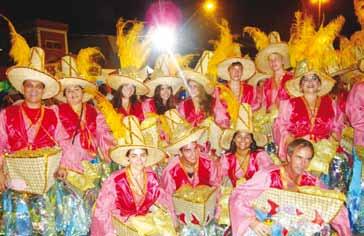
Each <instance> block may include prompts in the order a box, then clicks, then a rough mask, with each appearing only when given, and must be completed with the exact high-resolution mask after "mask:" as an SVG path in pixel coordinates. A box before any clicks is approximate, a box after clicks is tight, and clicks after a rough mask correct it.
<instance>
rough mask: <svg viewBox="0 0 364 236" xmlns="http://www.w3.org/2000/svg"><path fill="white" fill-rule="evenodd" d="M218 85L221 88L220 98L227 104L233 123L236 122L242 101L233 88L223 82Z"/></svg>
mask: <svg viewBox="0 0 364 236" xmlns="http://www.w3.org/2000/svg"><path fill="white" fill-rule="evenodd" d="M217 87H218V89H219V90H220V95H219V98H220V100H221V101H223V102H224V103H225V104H226V106H227V112H228V114H229V115H230V119H231V123H232V124H235V123H236V120H237V119H238V115H239V107H240V103H239V101H238V99H237V97H236V96H235V95H234V93H233V92H232V91H231V89H229V88H227V87H226V86H224V85H221V84H219V85H217Z"/></svg>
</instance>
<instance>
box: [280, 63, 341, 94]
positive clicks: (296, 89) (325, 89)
mask: <svg viewBox="0 0 364 236" xmlns="http://www.w3.org/2000/svg"><path fill="white" fill-rule="evenodd" d="M308 74H316V75H318V76H319V78H320V79H321V87H320V90H319V91H318V95H319V96H324V95H326V94H328V93H329V92H330V91H331V89H332V88H333V87H334V85H335V83H336V81H335V80H334V79H333V78H331V77H330V76H329V75H327V74H326V73H324V72H321V71H319V70H316V69H313V68H311V67H310V66H309V65H308V63H307V61H306V60H303V61H300V62H299V63H298V64H297V67H296V69H295V73H294V79H292V80H289V81H287V83H286V89H287V92H288V93H289V95H290V96H292V97H300V96H302V95H303V93H302V91H301V87H300V81H301V78H302V77H303V76H304V75H308Z"/></svg>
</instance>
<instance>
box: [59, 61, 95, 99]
mask: <svg viewBox="0 0 364 236" xmlns="http://www.w3.org/2000/svg"><path fill="white" fill-rule="evenodd" d="M61 71H62V77H63V78H62V79H60V80H59V83H60V84H61V91H60V92H59V93H58V95H57V96H56V99H58V100H59V101H61V102H66V101H67V99H66V97H65V96H64V90H65V89H66V88H67V87H69V86H80V87H81V88H86V87H90V88H93V89H96V85H95V84H94V83H91V82H90V81H88V80H86V79H83V78H82V77H81V76H80V75H79V72H78V70H77V63H76V60H75V58H73V57H72V56H64V57H62V59H61ZM90 99H92V95H91V94H89V93H84V94H83V98H82V102H87V101H88V100H90Z"/></svg>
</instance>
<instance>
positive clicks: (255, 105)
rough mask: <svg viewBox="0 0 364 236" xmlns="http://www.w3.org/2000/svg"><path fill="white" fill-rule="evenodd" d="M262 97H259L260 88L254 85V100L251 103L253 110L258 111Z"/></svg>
mask: <svg viewBox="0 0 364 236" xmlns="http://www.w3.org/2000/svg"><path fill="white" fill-rule="evenodd" d="M260 103H261V101H260V98H259V97H258V89H257V87H256V86H253V101H252V104H251V105H250V106H251V108H252V111H257V110H259V108H260Z"/></svg>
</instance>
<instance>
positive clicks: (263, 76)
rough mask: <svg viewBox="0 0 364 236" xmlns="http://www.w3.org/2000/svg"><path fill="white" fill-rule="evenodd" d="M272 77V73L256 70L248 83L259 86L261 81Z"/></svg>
mask: <svg viewBox="0 0 364 236" xmlns="http://www.w3.org/2000/svg"><path fill="white" fill-rule="evenodd" d="M269 77H270V75H267V74H263V73H260V72H256V73H255V74H254V76H253V77H251V78H250V79H249V80H248V84H250V85H252V86H257V85H258V84H259V82H260V81H263V80H266V79H268V78H269Z"/></svg>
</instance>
